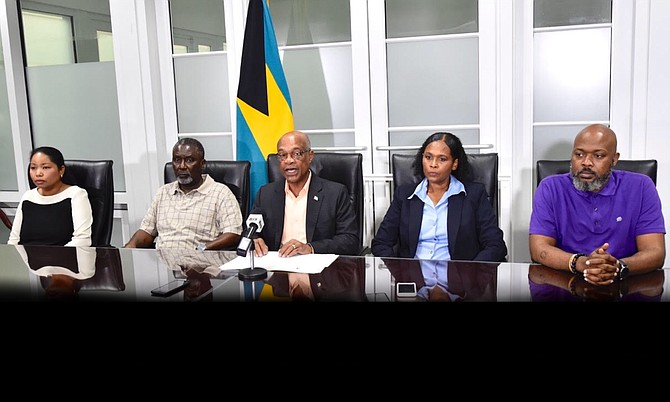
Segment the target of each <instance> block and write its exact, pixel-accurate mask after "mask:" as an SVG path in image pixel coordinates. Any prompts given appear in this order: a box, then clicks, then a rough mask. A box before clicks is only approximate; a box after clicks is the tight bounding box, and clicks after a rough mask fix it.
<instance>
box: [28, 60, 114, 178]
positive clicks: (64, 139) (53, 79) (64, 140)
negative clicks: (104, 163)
mask: <svg viewBox="0 0 670 402" xmlns="http://www.w3.org/2000/svg"><path fill="white" fill-rule="evenodd" d="M26 78H27V82H28V93H29V94H30V117H31V128H32V131H33V140H34V145H35V146H36V147H37V146H41V145H53V146H55V147H57V148H58V149H60V150H61V151H62V152H63V155H64V156H65V158H66V159H113V160H114V189H115V190H116V191H124V189H125V180H124V177H123V175H124V173H123V156H122V155H123V154H122V150H121V148H122V147H121V127H120V124H119V106H118V98H117V96H116V73H115V71H114V63H113V62H103V63H81V64H70V65H64V66H48V67H29V68H27V69H26Z"/></svg>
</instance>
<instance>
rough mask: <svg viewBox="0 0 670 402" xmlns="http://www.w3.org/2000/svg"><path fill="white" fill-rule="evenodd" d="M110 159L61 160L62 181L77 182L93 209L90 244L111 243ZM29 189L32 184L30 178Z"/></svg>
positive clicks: (112, 180) (111, 191)
mask: <svg viewBox="0 0 670 402" xmlns="http://www.w3.org/2000/svg"><path fill="white" fill-rule="evenodd" d="M113 163H114V161H112V160H97V161H94V160H72V159H70V160H67V159H66V160H65V174H64V175H63V182H64V183H66V184H70V185H77V186H79V187H81V188H83V189H85V190H86V192H88V200H89V202H90V203H91V209H92V211H93V225H92V227H91V245H92V246H93V247H110V246H111V242H112V225H113V221H114V171H113V170H112V165H113ZM28 183H29V185H30V188H31V189H32V188H35V184H34V183H33V181H32V180H30V168H29V169H28Z"/></svg>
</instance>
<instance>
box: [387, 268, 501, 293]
mask: <svg viewBox="0 0 670 402" xmlns="http://www.w3.org/2000/svg"><path fill="white" fill-rule="evenodd" d="M382 261H384V264H385V265H386V267H387V268H388V270H389V272H390V273H391V275H392V276H393V279H394V281H395V282H396V283H397V282H414V283H416V287H417V297H416V298H415V300H418V301H434V302H437V301H440V302H449V301H454V302H463V301H496V300H497V286H498V285H497V283H498V282H497V271H498V265H500V264H499V263H480V262H474V261H431V260H398V259H388V258H382Z"/></svg>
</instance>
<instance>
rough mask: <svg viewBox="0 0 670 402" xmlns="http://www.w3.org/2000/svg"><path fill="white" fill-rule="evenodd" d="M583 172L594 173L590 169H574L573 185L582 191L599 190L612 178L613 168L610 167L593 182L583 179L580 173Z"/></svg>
mask: <svg viewBox="0 0 670 402" xmlns="http://www.w3.org/2000/svg"><path fill="white" fill-rule="evenodd" d="M583 172H588V173H592V174H593V173H594V172H593V171H592V170H590V169H582V170H579V171H577V172H574V171H572V185H573V186H575V188H576V189H577V190H580V191H591V192H598V191H600V190H601V189H602V188H603V187H605V184H607V181H608V180H609V179H610V176H611V175H612V168H609V169H608V170H607V172H605V173H604V174H603V175H602V176H596V178H595V179H594V180H593V181H591V182H587V181H583V180H582V179H580V178H579V174H580V173H583Z"/></svg>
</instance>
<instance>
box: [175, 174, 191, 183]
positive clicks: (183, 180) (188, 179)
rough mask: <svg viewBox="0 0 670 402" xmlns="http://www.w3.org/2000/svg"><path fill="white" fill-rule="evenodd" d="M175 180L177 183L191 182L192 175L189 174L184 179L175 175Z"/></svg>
mask: <svg viewBox="0 0 670 402" xmlns="http://www.w3.org/2000/svg"><path fill="white" fill-rule="evenodd" d="M177 181H178V182H179V184H182V185H187V184H191V183H193V176H189V177H187V178H185V179H182V178H181V177H177Z"/></svg>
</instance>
